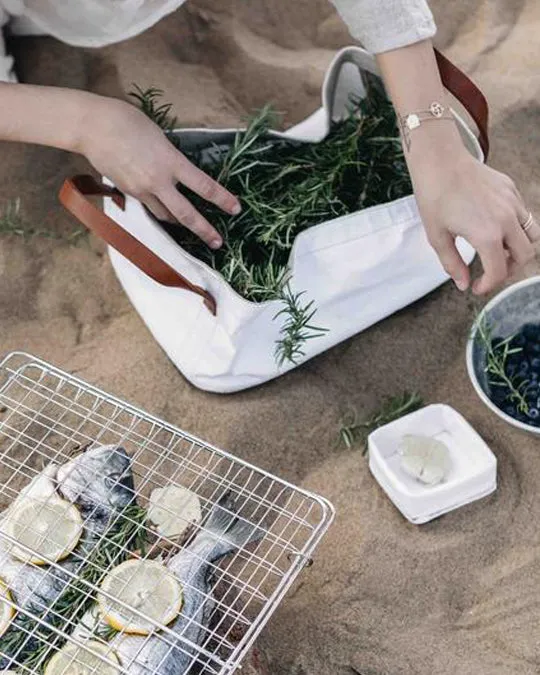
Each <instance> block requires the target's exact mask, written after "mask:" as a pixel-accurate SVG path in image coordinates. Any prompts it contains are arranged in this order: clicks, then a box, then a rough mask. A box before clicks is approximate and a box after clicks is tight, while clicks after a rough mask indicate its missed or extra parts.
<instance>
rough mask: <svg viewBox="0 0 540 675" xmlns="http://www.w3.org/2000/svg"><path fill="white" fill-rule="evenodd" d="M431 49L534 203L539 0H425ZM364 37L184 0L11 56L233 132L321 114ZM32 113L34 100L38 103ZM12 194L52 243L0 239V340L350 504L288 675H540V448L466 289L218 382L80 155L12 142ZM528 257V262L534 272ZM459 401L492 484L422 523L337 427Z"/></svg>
mask: <svg viewBox="0 0 540 675" xmlns="http://www.w3.org/2000/svg"><path fill="white" fill-rule="evenodd" d="M432 7H433V10H434V12H435V14H436V17H437V20H438V23H439V26H440V30H439V35H438V38H437V42H438V45H439V46H440V47H441V48H442V49H444V50H445V51H446V53H447V54H448V55H449V56H451V57H452V58H453V59H454V60H455V61H456V62H457V63H458V64H459V65H461V66H462V67H463V68H464V69H465V70H467V71H468V72H470V73H471V74H472V75H473V76H474V78H475V80H476V81H477V82H478V83H479V84H480V85H481V86H482V88H483V89H484V91H485V93H486V95H487V96H488V98H489V99H490V101H491V104H492V125H491V133H492V139H493V154H492V157H491V163H492V165H493V166H495V167H496V168H498V169H500V170H504V171H506V172H508V173H510V174H511V175H512V177H513V178H514V179H515V181H516V182H517V183H518V185H519V186H520V188H521V190H522V192H523V194H524V196H525V198H526V200H527V203H528V204H529V206H530V208H531V209H533V210H536V213H537V214H538V213H540V131H539V129H540V69H539V67H538V65H539V63H540V41H539V40H538V35H539V33H540V3H538V1H537V0H454V2H452V3H449V2H445V0H433V2H432ZM350 42H351V39H350V38H349V37H348V34H347V31H346V30H345V28H344V26H343V25H342V24H341V22H340V21H339V20H338V18H337V16H336V15H335V13H334V11H333V9H332V6H331V5H330V4H329V3H328V2H327V1H326V0H295V1H294V2H291V1H290V0H250V1H249V2H245V0H192V1H190V2H188V3H187V5H185V6H184V7H183V8H182V9H181V10H179V11H178V12H176V13H175V14H173V15H171V16H170V17H168V18H167V19H166V20H164V21H162V22H161V23H160V24H159V25H158V26H156V27H155V28H154V29H152V30H150V31H149V32H147V33H146V34H145V35H142V36H140V37H138V38H136V39H134V40H131V41H129V42H126V43H123V44H119V45H116V46H113V47H110V48H107V49H103V50H99V51H96V52H90V51H86V50H77V49H74V48H71V47H68V46H65V45H62V44H59V43H58V42H56V41H55V40H53V39H50V38H24V39H20V40H18V41H17V43H16V44H15V49H16V52H17V61H18V64H19V71H20V75H21V78H22V79H23V80H24V81H27V82H34V83H40V84H53V85H63V86H71V87H79V88H86V89H89V90H92V91H96V92H101V93H107V94H111V95H115V96H121V95H122V92H123V91H126V90H127V89H129V88H130V87H131V83H132V82H136V83H138V84H139V85H141V86H143V87H145V86H151V85H153V86H157V87H160V88H162V89H164V90H165V91H166V92H167V97H168V99H169V100H171V101H172V102H173V103H174V108H175V111H176V114H177V115H178V118H179V121H180V123H181V124H182V125H185V126H189V125H197V126H200V125H217V126H220V125H236V124H238V123H239V122H240V121H241V120H242V119H244V118H245V116H246V115H247V114H249V112H250V111H252V110H253V109H254V108H256V107H260V106H261V105H262V104H264V103H266V102H267V101H273V102H274V103H275V104H276V106H277V107H278V108H279V109H280V110H283V111H287V115H286V120H285V121H286V124H290V123H293V122H295V121H298V120H300V119H302V118H303V117H305V116H306V115H307V114H308V113H310V112H312V111H313V110H315V109H316V107H318V104H319V92H320V85H321V81H322V77H323V74H324V71H325V68H326V66H327V64H328V63H329V61H330V59H331V57H332V54H333V52H334V50H335V49H337V48H338V47H340V46H343V45H345V44H348V43H350ZM36 114H37V112H36ZM1 158H2V161H1V165H0V175H1V181H0V208H4V207H5V206H6V205H7V204H8V202H10V200H14V199H15V198H19V199H20V203H21V209H22V213H23V216H24V219H25V222H26V223H28V224H29V225H31V226H32V227H33V228H35V229H37V230H45V231H48V232H49V233H52V234H53V235H54V237H52V238H45V237H42V236H34V237H29V238H27V239H24V238H22V237H20V236H14V235H9V236H8V235H2V234H0V350H1V351H2V352H8V351H10V350H15V349H17V350H19V349H20V350H26V351H29V352H31V353H34V354H36V355H38V356H41V357H43V358H45V359H47V360H49V361H52V362H53V363H55V364H57V365H59V366H61V367H62V368H65V369H67V370H69V371H71V372H73V373H75V374H77V375H78V376H80V377H82V378H84V379H86V380H89V381H90V382H92V383H96V384H98V385H99V386H100V387H102V388H104V389H106V390H109V391H111V392H112V393H115V394H117V395H119V396H121V397H123V398H126V399H128V400H130V401H132V402H134V403H136V404H137V405H138V406H140V407H143V408H146V409H148V410H150V411H151V412H153V413H156V414H157V415H159V416H162V417H164V418H165V419H166V420H168V421H171V422H173V423H175V424H177V425H179V426H181V427H183V428H185V429H187V430H189V431H191V432H193V433H195V434H196V435H198V436H200V437H203V438H205V439H208V440H209V441H211V442H212V443H214V444H216V445H219V446H222V447H224V448H226V449H228V450H229V451H231V452H233V453H235V454H237V455H239V456H241V457H243V458H246V459H249V460H250V461H251V462H253V463H255V464H258V465H260V466H262V467H263V468H265V469H267V470H269V471H272V472H275V473H277V474H278V475H280V476H282V477H284V478H286V479H288V480H290V481H293V482H297V483H299V484H301V485H303V486H305V487H308V488H310V489H312V490H314V491H317V492H320V493H321V494H323V495H324V496H326V497H327V498H328V499H330V500H331V501H333V502H334V504H335V506H336V507H337V509H338V517H337V520H336V523H335V525H334V527H333V528H332V530H331V532H330V533H329V535H328V536H327V538H326V539H325V541H324V542H323V544H322V546H321V548H320V550H319V552H318V554H317V556H316V562H315V565H314V566H313V567H312V568H311V569H310V570H308V571H306V572H305V573H304V575H303V576H302V578H301V583H299V584H297V585H296V587H295V588H294V589H293V591H292V592H291V593H290V595H289V596H288V597H287V599H286V601H285V602H284V603H283V604H282V606H281V608H280V609H279V611H278V612H277V614H276V615H275V617H274V618H273V620H272V621H271V623H270V624H269V627H268V628H267V630H266V631H265V632H264V634H263V636H262V637H261V639H260V645H261V647H262V648H263V650H264V651H265V653H266V654H267V656H268V660H269V664H270V666H269V670H270V672H271V673H272V674H276V675H278V674H279V675H281V674H288V675H454V674H455V673H463V674H464V675H533V674H535V673H539V672H540V638H539V626H540V528H539V527H538V523H539V522H540V500H539V499H538V489H539V486H540V454H539V453H540V443H539V441H537V440H534V439H533V438H530V437H528V436H525V435H521V434H520V433H519V432H517V431H514V430H512V429H510V428H509V427H507V426H506V425H505V424H504V423H503V422H501V421H499V420H498V419H496V418H495V417H494V416H493V415H492V414H491V413H490V412H489V411H488V410H487V409H485V408H484V406H483V404H482V403H481V402H480V401H479V400H478V399H477V397H476V396H475V394H474V392H473V390H472V387H471V385H470V383H469V381H468V379H467V375H466V372H465V364H464V352H465V345H466V340H467V335H468V330H469V326H470V324H471V322H472V319H473V315H474V302H473V301H472V298H470V297H467V296H464V295H462V294H460V293H459V292H458V291H457V290H456V289H455V288H454V287H453V285H452V284H446V285H445V286H444V287H443V288H442V289H440V290H438V291H436V292H435V293H433V294H431V295H430V296H428V297H427V298H425V299H423V300H422V301H420V302H418V303H416V304H415V305H414V306H412V307H410V308H409V309H407V310H406V311H403V312H401V313H399V314H398V315H396V316H394V317H392V318H390V319H388V320H386V321H384V322H383V323H381V324H379V325H378V326H376V327H374V328H372V329H371V330H368V331H366V332H365V333H363V334H362V335H359V336H357V337H355V338H354V339H351V340H349V341H347V342H346V343H345V344H342V345H340V346H338V347H336V348H335V349H333V350H331V351H330V352H328V353H326V354H325V355H323V356H321V357H319V358H317V359H315V360H314V361H312V362H310V363H309V364H307V365H306V366H304V367H302V368H301V369H299V370H298V371H296V372H293V373H291V374H290V375H287V376H285V377H283V378H281V379H279V380H277V381H275V382H272V383H270V384H268V385H266V386H264V387H261V388H259V389H256V390H253V391H248V392H245V393H241V394H236V395H234V396H230V397H219V396H215V395H210V394H206V393H203V392H200V391H197V390H195V389H193V388H192V387H191V386H190V385H189V384H187V383H186V381H185V380H184V379H183V378H182V377H181V376H180V375H179V373H178V372H177V371H176V369H175V368H174V366H173V365H172V364H171V363H170V362H169V361H168V359H167V358H166V356H165V355H164V353H163V352H162V351H161V349H160V348H159V346H158V345H157V344H156V343H155V342H154V341H153V339H152V338H151V336H150V334H149V332H148V331H147V329H146V328H145V326H144V325H143V323H142V321H141V319H140V318H139V317H138V315H137V314H136V312H135V311H134V310H133V308H132V307H131V305H130V303H129V301H128V300H127V298H126V296H125V295H124V293H123V291H122V289H121V287H120V286H119V284H118V282H117V281H116V279H115V276H114V274H113V272H112V269H111V266H110V263H109V260H108V257H107V256H106V254H105V250H104V247H103V245H102V244H101V243H100V242H98V241H96V240H95V239H94V238H91V237H88V236H86V235H84V236H79V237H77V238H75V239H71V238H70V237H71V235H72V234H73V233H74V232H75V231H76V229H77V227H78V226H77V224H76V223H74V222H73V220H72V219H71V218H70V217H69V215H67V214H66V213H65V212H64V211H63V210H62V208H61V207H60V205H59V204H58V201H57V197H56V194H57V192H58V189H59V188H60V186H61V184H62V181H63V179H64V178H65V177H66V176H67V175H69V174H72V173H75V172H81V171H87V170H88V167H87V165H86V162H85V160H83V159H82V158H79V157H74V156H69V155H68V154H66V153H63V152H60V151H56V150H51V149H46V148H39V147H31V146H27V147H23V146H16V145H9V144H3V145H2V148H1ZM534 271H535V268H534V267H533V268H532V269H531V270H529V273H531V272H532V273H534ZM405 388H407V389H415V390H417V391H419V392H420V393H421V394H422V395H423V397H424V398H425V400H426V401H428V402H446V403H449V404H450V405H453V406H454V407H456V408H457V409H458V410H459V411H460V412H461V413H463V414H464V415H465V416H466V417H467V419H468V420H469V421H470V422H471V423H472V424H473V425H474V426H475V427H476V428H477V430H478V431H479V432H480V433H481V434H482V436H483V437H484V438H485V440H486V441H487V442H488V443H489V445H490V446H491V447H492V449H493V451H494V452H495V454H496V455H497V458H498V462H499V488H498V490H497V492H496V493H495V494H494V495H493V496H491V497H489V498H486V499H484V500H482V501H480V502H477V503H475V504H473V505H471V506H469V507H466V508H463V509H460V510H458V511H456V512H454V513H452V514H449V515H447V516H445V517H443V518H441V519H440V520H438V521H435V522H432V523H430V524H428V525H425V526H422V527H415V526H413V525H409V524H407V523H406V522H405V521H404V520H403V518H402V517H401V516H400V514H399V513H398V512H397V511H396V510H395V509H394V507H393V506H392V505H391V504H390V502H389V501H388V500H387V498H386V497H385V496H384V494H383V492H382V491H381V489H380V488H379V487H378V486H377V484H376V483H375V482H374V480H373V478H372V477H371V475H370V473H369V471H368V467H367V463H366V461H365V460H364V459H363V457H362V456H361V453H360V452H359V451H357V450H354V451H348V450H346V449H345V448H343V447H341V448H340V447H337V446H336V437H337V431H338V427H339V420H340V418H341V416H342V415H343V413H344V412H345V411H347V409H348V408H349V407H350V406H354V407H355V408H356V409H357V410H358V411H359V413H360V414H367V413H369V412H370V411H371V410H373V409H375V408H377V407H378V405H379V404H380V402H381V400H382V399H383V398H384V397H386V396H388V395H392V394H396V393H399V392H401V391H402V390H403V389H405Z"/></svg>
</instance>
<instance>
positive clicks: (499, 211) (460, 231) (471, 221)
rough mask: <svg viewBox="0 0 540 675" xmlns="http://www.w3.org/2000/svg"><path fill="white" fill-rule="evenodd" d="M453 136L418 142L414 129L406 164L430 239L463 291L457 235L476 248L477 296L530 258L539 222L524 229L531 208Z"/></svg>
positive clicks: (465, 282)
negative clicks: (478, 263) (478, 261)
mask: <svg viewBox="0 0 540 675" xmlns="http://www.w3.org/2000/svg"><path fill="white" fill-rule="evenodd" d="M443 124H444V123H443V122H441V123H439V125H440V128H439V129H437V130H435V128H434V126H435V125H433V127H432V129H431V130H430V131H429V132H428V134H429V135H437V134H439V133H448V131H447V130H444V131H443V129H444V128H443V127H442V125H443ZM419 131H420V130H419ZM445 140H446V139H445ZM456 141H457V143H454V144H450V145H446V147H445V146H444V143H443V145H441V144H440V143H439V142H438V141H437V139H435V138H431V139H430V142H426V143H425V145H424V147H422V143H423V139H421V134H420V133H419V134H417V137H416V138H415V144H413V146H412V148H411V156H410V157H409V158H408V160H409V169H410V171H411V176H412V179H413V183H414V189H415V195H416V199H417V202H418V206H419V209H420V213H421V215H422V219H423V221H424V225H425V229H426V233H427V236H428V239H429V242H430V244H431V245H432V246H433V248H434V249H435V251H436V252H437V254H438V256H439V258H440V260H441V262H442V264H443V266H444V268H445V270H446V271H447V272H448V274H449V275H450V276H451V277H452V278H453V280H454V282H455V283H456V286H457V287H458V288H459V289H460V290H462V291H464V290H466V289H467V288H469V286H470V285H471V278H470V272H469V269H468V267H467V266H466V265H465V263H464V262H463V259H462V258H461V256H460V254H459V252H458V250H457V248H456V244H455V239H456V237H458V236H460V237H463V238H464V239H466V240H467V241H468V242H469V243H470V244H471V245H472V246H473V248H474V249H475V250H476V251H477V252H478V255H479V256H480V259H481V261H482V266H483V268H484V273H483V275H482V276H481V277H480V278H479V279H477V280H476V281H474V283H473V284H472V290H473V292H474V293H475V294H478V295H480V294H484V293H488V292H490V291H492V290H494V289H495V288H496V287H497V286H499V285H500V284H502V283H503V282H504V281H505V280H506V279H507V278H508V277H509V276H510V275H512V274H513V272H514V271H515V270H516V269H517V268H519V267H521V266H523V265H524V264H526V263H527V262H529V261H530V260H532V259H533V258H534V257H535V249H534V245H533V243H534V242H535V241H538V240H539V239H540V226H539V225H538V223H537V222H536V221H534V222H533V224H532V225H531V226H530V227H529V228H528V229H527V232H525V230H524V229H523V225H524V224H525V223H526V222H527V220H528V218H529V214H530V211H529V210H528V209H527V207H526V206H525V203H524V201H523V198H522V197H521V195H520V193H519V191H518V189H517V187H516V185H515V184H514V182H513V181H512V180H511V179H510V178H509V177H508V176H506V175H505V174H503V173H500V172H499V171H496V170H495V169H492V168H490V167H488V166H486V165H485V164H482V163H481V162H480V161H478V160H477V159H476V158H474V157H473V156H472V155H470V153H469V152H468V151H467V150H466V149H465V148H464V146H463V144H462V142H461V140H460V139H459V136H458V135H457V134H456Z"/></svg>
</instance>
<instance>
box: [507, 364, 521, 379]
mask: <svg viewBox="0 0 540 675" xmlns="http://www.w3.org/2000/svg"><path fill="white" fill-rule="evenodd" d="M504 372H505V373H506V374H507V375H509V376H510V377H514V376H515V375H516V373H517V372H518V367H517V366H514V365H512V364H507V365H506V367H505V369H504Z"/></svg>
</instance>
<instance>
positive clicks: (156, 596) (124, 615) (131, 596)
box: [97, 560, 183, 635]
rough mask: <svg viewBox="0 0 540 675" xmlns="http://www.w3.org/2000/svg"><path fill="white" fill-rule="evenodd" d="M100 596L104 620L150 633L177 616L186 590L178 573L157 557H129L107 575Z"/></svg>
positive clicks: (117, 627) (131, 630) (124, 628)
mask: <svg viewBox="0 0 540 675" xmlns="http://www.w3.org/2000/svg"><path fill="white" fill-rule="evenodd" d="M104 593H108V594H109V595H110V597H107V596H106V595H104ZM97 600H98V605H99V608H100V611H101V614H102V615H103V618H104V620H105V621H106V622H107V623H108V624H109V625H110V626H112V627H113V628H114V629H115V630H118V631H123V632H125V633H133V634H136V635H148V634H149V633H151V632H152V631H154V630H156V629H159V627H160V625H161V626H163V625H165V626H166V625H167V624H169V623H171V621H173V620H174V619H175V618H176V617H177V616H178V614H179V613H180V610H181V609H182V604H183V592H182V586H181V585H180V584H179V582H178V581H177V579H176V577H174V576H173V575H172V574H171V573H170V572H169V571H168V570H167V568H166V567H164V566H163V565H162V564H161V563H159V562H157V561H156V560H128V561H126V562H124V563H122V564H121V565H118V567H115V568H114V569H113V570H112V572H110V573H109V574H108V575H107V576H106V577H105V579H104V580H103V582H102V584H101V591H100V592H99V593H98V597H97ZM118 601H120V602H118ZM121 603H125V606H124V605H122V604H121ZM130 608H133V609H136V610H137V611H138V612H140V613H141V615H144V616H139V615H138V614H136V613H135V612H133V611H130Z"/></svg>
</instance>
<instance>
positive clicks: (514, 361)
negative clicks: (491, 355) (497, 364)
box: [506, 354, 521, 369]
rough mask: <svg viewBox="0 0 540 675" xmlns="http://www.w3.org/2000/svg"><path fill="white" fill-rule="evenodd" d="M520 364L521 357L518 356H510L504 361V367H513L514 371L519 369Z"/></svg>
mask: <svg viewBox="0 0 540 675" xmlns="http://www.w3.org/2000/svg"><path fill="white" fill-rule="evenodd" d="M520 362H521V356H520V355H519V354H511V355H510V356H509V357H508V358H507V359H506V365H508V366H513V367H514V369H516V368H518V367H519V364H520Z"/></svg>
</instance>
